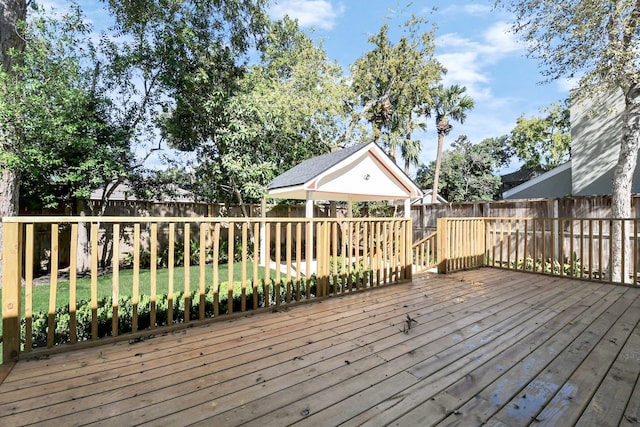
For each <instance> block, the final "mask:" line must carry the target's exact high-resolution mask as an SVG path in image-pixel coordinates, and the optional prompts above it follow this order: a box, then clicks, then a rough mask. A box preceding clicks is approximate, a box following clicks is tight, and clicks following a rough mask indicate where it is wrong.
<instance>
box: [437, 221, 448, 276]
mask: <svg viewBox="0 0 640 427" xmlns="http://www.w3.org/2000/svg"><path fill="white" fill-rule="evenodd" d="M437 227H438V229H437V233H438V273H440V274H445V273H446V272H447V256H448V255H447V218H438V221H437Z"/></svg>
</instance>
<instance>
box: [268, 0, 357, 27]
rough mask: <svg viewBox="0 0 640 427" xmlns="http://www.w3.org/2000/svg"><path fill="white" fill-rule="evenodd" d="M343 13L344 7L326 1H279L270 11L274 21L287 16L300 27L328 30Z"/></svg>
mask: <svg viewBox="0 0 640 427" xmlns="http://www.w3.org/2000/svg"><path fill="white" fill-rule="evenodd" d="M343 12H344V5H342V4H341V3H340V4H338V5H334V4H333V3H331V2H330V1H328V0H280V1H278V2H277V3H275V4H274V5H273V6H272V7H271V10H270V15H271V16H272V17H273V18H275V19H280V18H283V17H284V16H285V15H288V16H289V17H290V18H294V19H297V20H298V23H299V24H300V26H301V27H317V28H321V29H323V30H330V29H332V28H333V26H334V25H335V22H336V19H337V18H338V17H339V16H340V15H342V13H343Z"/></svg>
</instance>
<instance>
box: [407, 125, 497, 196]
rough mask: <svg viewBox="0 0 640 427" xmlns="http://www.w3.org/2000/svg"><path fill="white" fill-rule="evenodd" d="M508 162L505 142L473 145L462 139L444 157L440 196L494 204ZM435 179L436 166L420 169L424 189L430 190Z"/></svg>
mask: <svg viewBox="0 0 640 427" xmlns="http://www.w3.org/2000/svg"><path fill="white" fill-rule="evenodd" d="M508 161H509V154H508V152H507V150H506V146H505V141H504V138H491V139H486V140H484V141H482V142H481V143H479V144H472V143H471V141H469V140H468V139H467V137H466V136H464V135H461V136H460V137H458V139H457V140H456V141H455V142H454V143H453V144H451V150H445V151H443V153H442V164H441V172H440V175H441V176H440V191H439V193H440V195H441V196H442V197H444V198H445V199H447V200H448V201H450V202H469V201H477V200H494V199H495V198H496V197H497V195H498V189H499V187H500V177H499V176H497V175H496V171H497V170H499V169H500V168H501V167H503V166H506V165H507V164H508ZM434 177H435V162H431V163H430V164H429V165H422V166H421V167H420V168H419V169H418V172H417V176H416V182H417V183H418V185H420V186H421V187H422V188H428V187H430V186H431V185H432V184H433V181H434Z"/></svg>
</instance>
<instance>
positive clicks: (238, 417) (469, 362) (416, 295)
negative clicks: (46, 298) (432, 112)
mask: <svg viewBox="0 0 640 427" xmlns="http://www.w3.org/2000/svg"><path fill="white" fill-rule="evenodd" d="M407 315H409V316H410V318H412V319H415V322H411V328H410V329H409V330H407V331H406V333H405V332H404V331H403V330H404V329H406V327H407ZM639 322H640V289H636V288H628V287H616V286H613V285H607V284H605V285H603V284H594V283H588V282H584V281H577V280H571V279H560V278H553V277H549V276H542V275H532V274H525V273H519V272H511V271H504V270H498V269H489V268H485V269H480V270H474V271H467V272H460V273H455V274H451V275H447V276H438V275H423V276H418V277H416V278H415V279H414V281H413V282H411V283H405V284H400V285H396V286H393V287H382V288H380V289H376V290H373V291H371V292H358V293H353V294H347V295H345V296H340V297H335V298H329V299H325V300H322V301H319V302H316V303H312V304H305V305H299V306H296V307H291V308H290V309H282V310H275V311H274V312H264V313H261V314H257V315H253V316H245V317H238V318H234V319H228V320H225V321H221V322H216V323H210V324H208V325H205V326H196V327H193V328H189V329H186V330H183V331H179V332H172V333H166V334H158V335H157V336H156V337H154V338H152V339H148V340H144V341H140V342H135V343H127V342H121V343H116V344H107V345H104V346H100V347H95V348H88V349H83V350H79V351H75V352H70V353H63V354H56V355H52V356H50V357H49V358H48V359H42V360H24V361H20V362H18V363H17V364H16V365H15V366H14V367H13V369H12V370H11V372H10V373H9V374H8V376H7V378H6V379H5V381H4V382H3V383H2V384H0V425H11V426H14V425H16V426H17V425H29V424H39V425H65V426H66V425H85V424H96V425H105V426H107V425H118V424H121V425H134V424H148V425H154V426H157V425H167V426H173V425H202V426H210V425H217V426H218V425H219V426H226V425H249V426H251V425H254V426H264V425H291V424H296V425H308V426H314V425H340V424H344V425H370V426H380V425H401V426H404V425H406V426H417V425H420V426H423V425H481V424H483V423H486V425H493V426H504V425H509V426H518V425H529V424H532V423H533V424H535V425H557V424H558V421H559V420H561V421H562V424H563V425H571V424H577V425H585V426H588V425H615V424H621V425H634V424H637V423H638V416H639V413H640V408H639V406H640V404H639V403H638V396H639V395H640V386H639V385H638V377H639V376H640V363H639V362H640V360H639V359H638V354H640V325H639Z"/></svg>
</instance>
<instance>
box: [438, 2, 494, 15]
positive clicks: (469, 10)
mask: <svg viewBox="0 0 640 427" xmlns="http://www.w3.org/2000/svg"><path fill="white" fill-rule="evenodd" d="M492 10H493V7H492V6H489V5H481V4H464V5H451V6H447V7H446V8H444V9H442V10H441V11H439V12H440V13H443V14H450V13H454V14H461V13H464V14H467V15H471V16H484V15H486V14H488V13H490V12H491V11H492Z"/></svg>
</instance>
